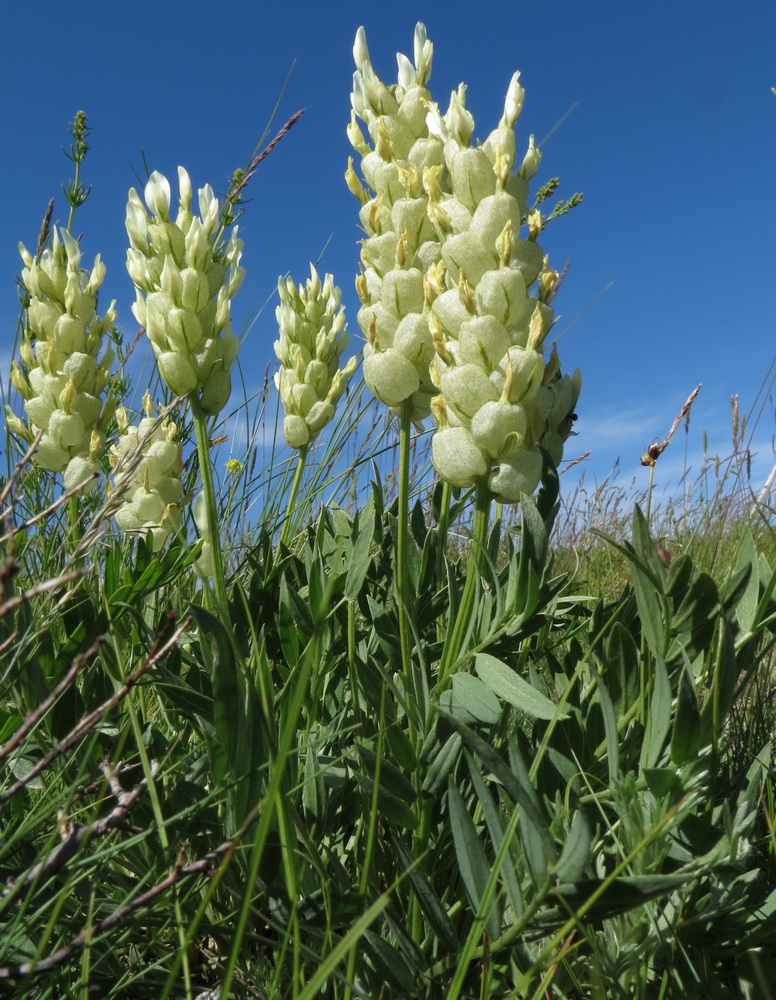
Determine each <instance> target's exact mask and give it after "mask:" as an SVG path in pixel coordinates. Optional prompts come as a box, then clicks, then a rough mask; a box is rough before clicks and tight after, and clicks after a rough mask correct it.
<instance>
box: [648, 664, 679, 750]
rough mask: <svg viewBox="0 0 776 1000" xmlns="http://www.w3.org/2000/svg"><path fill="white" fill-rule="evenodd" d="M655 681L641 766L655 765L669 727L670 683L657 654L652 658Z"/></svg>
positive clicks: (664, 667) (664, 666)
mask: <svg viewBox="0 0 776 1000" xmlns="http://www.w3.org/2000/svg"><path fill="white" fill-rule="evenodd" d="M651 662H652V663H653V664H654V673H655V683H654V688H653V691H652V698H651V700H650V703H649V712H648V715H647V725H646V731H645V733H644V742H643V744H642V746H641V767H642V768H647V767H656V766H657V764H658V763H659V761H660V756H661V751H662V749H663V747H664V746H665V741H666V737H667V736H668V730H669V729H670V728H671V700H672V699H671V683H670V681H669V680H668V671H667V670H666V665H665V663H664V662H663V660H662V659H661V658H660V657H659V656H655V657H654V658H652V660H651Z"/></svg>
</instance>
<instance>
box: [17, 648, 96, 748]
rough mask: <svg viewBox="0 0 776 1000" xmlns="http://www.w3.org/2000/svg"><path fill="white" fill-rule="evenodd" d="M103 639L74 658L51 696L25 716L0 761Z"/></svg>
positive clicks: (46, 710) (69, 682)
mask: <svg viewBox="0 0 776 1000" xmlns="http://www.w3.org/2000/svg"><path fill="white" fill-rule="evenodd" d="M103 638H104V636H99V637H98V638H97V639H95V641H94V642H93V643H92V645H91V646H90V647H89V648H88V649H87V650H86V652H85V653H81V655H80V656H77V657H76V659H75V660H74V662H73V665H72V667H70V669H69V670H68V672H67V673H66V674H65V676H64V677H63V678H62V680H61V681H60V682H59V683H58V684H57V686H56V687H55V688H54V690H53V691H52V692H51V694H50V695H48V697H47V698H44V700H43V701H42V702H41V703H40V705H38V707H37V708H35V709H33V710H32V711H31V712H30V713H29V714H28V715H27V717H26V719H25V720H24V721H23V722H22V724H21V725H20V726H19V728H18V729H17V730H16V732H15V733H14V734H13V736H11V738H10V739H9V740H8V742H7V743H6V744H5V746H4V747H0V761H2V760H5V758H6V757H7V756H8V754H9V753H10V752H11V751H12V750H14V749H15V748H16V747H17V746H18V745H19V744H20V743H21V742H22V740H23V739H24V738H25V736H26V735H27V733H29V731H30V730H31V729H32V728H33V726H35V725H36V724H37V722H38V721H39V719H41V718H43V716H44V715H45V714H46V712H48V710H49V709H50V708H51V706H52V705H53V704H54V702H55V701H56V700H57V698H59V697H60V695H62V694H63V693H64V692H65V691H66V690H67V688H69V687H70V685H71V684H72V683H73V681H74V680H75V679H76V677H77V676H78V673H79V671H80V670H81V668H82V667H83V666H85V664H86V661H87V660H89V659H90V658H91V657H92V656H94V655H95V654H96V652H97V650H98V649H99V648H100V644H101V643H102V640H103Z"/></svg>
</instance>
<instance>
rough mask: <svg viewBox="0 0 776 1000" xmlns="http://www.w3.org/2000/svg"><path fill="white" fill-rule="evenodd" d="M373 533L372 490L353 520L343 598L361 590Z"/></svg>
mask: <svg viewBox="0 0 776 1000" xmlns="http://www.w3.org/2000/svg"><path fill="white" fill-rule="evenodd" d="M374 533H375V500H374V491H373V492H372V493H370V494H369V497H368V498H367V501H366V503H365V504H364V506H363V508H362V509H361V510H360V511H359V512H358V514H357V515H356V518H355V521H354V522H353V535H354V536H355V541H353V537H351V543H350V544H351V546H352V548H351V550H350V552H349V564H348V571H347V574H346V576H345V592H344V596H345V599H346V600H348V601H354V600H355V599H356V598H357V597H358V595H359V592H360V591H361V588H362V587H363V585H364V580H365V579H366V574H367V573H368V571H369V563H370V561H371V552H372V540H373V538H374Z"/></svg>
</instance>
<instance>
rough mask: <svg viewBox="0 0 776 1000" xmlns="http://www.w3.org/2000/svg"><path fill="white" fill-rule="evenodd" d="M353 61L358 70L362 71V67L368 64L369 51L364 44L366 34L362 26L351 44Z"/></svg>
mask: <svg viewBox="0 0 776 1000" xmlns="http://www.w3.org/2000/svg"><path fill="white" fill-rule="evenodd" d="M353 61H354V62H355V64H356V66H357V67H358V68H359V69H363V68H364V66H366V65H369V63H370V59H369V49H368V48H367V44H366V32H365V31H364V26H363V25H361V27H360V28H359V29H358V31H357V32H356V40H355V41H354V42H353Z"/></svg>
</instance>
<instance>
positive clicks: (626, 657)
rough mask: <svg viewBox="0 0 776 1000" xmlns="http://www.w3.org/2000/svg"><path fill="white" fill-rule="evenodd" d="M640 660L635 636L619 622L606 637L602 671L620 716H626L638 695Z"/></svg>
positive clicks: (614, 706)
mask: <svg viewBox="0 0 776 1000" xmlns="http://www.w3.org/2000/svg"><path fill="white" fill-rule="evenodd" d="M638 662H639V651H638V647H637V646H636V643H635V641H634V639H633V636H632V635H631V633H630V632H629V631H628V629H627V628H626V627H625V626H624V625H623V623H622V622H621V621H616V622H615V623H614V624H613V625H612V629H611V632H610V633H609V636H608V637H607V640H606V656H605V658H604V662H603V663H602V665H601V670H602V671H605V673H604V678H605V680H606V686H607V690H608V691H609V695H610V697H611V699H612V707H613V708H614V712H615V715H616V716H617V717H618V718H619V717H622V716H623V715H625V713H626V712H627V711H628V709H629V708H630V707H631V705H632V704H633V702H634V701H635V700H636V698H637V697H638Z"/></svg>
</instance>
